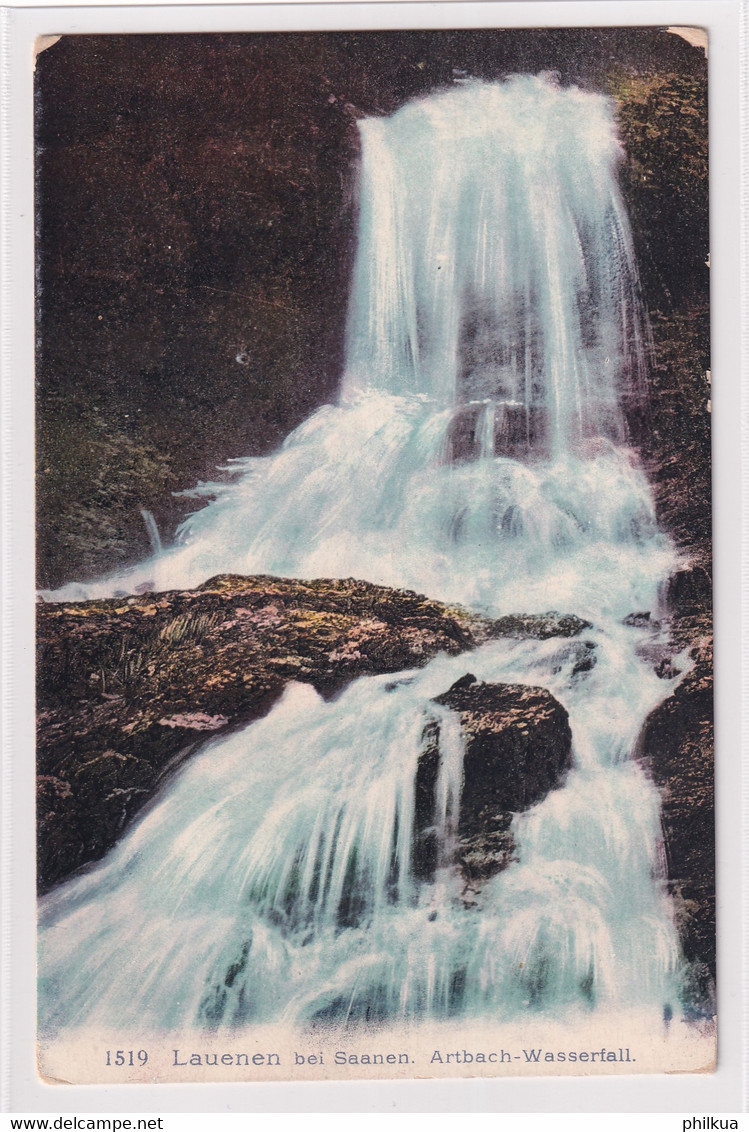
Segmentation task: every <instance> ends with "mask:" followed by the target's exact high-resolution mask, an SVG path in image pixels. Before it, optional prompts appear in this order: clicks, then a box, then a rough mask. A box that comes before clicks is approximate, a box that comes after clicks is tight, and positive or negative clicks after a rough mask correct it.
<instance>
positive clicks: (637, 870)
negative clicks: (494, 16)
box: [35, 26, 717, 1084]
mask: <svg viewBox="0 0 749 1132" xmlns="http://www.w3.org/2000/svg"><path fill="white" fill-rule="evenodd" d="M41 47H43V48H44V49H43V50H39V53H38V56H37V59H36V75H35V83H36V120H35V131H36V132H35V145H36V231H37V426H38V438H37V458H38V469H37V471H38V479H37V566H38V577H37V585H38V592H39V600H38V606H37V612H38V625H37V677H38V683H37V708H38V723H37V770H38V825H37V831H38V856H37V878H38V890H39V921H38V1065H39V1072H40V1074H41V1076H42V1079H43V1080H45V1081H47V1082H67V1083H73V1084H102V1083H104V1084H121V1083H128V1082H141V1083H142V1082H147V1083H156V1082H218V1081H224V1082H227V1081H231V1082H245V1081H292V1080H335V1079H339V1078H346V1079H352V1078H365V1079H367V1078H369V1079H371V1078H384V1079H386V1078H408V1079H412V1078H431V1077H471V1076H474V1077H475V1076H490V1077H501V1076H507V1077H511V1076H527V1075H536V1076H542V1077H543V1076H559V1075H570V1074H578V1075H580V1074H585V1075H610V1074H633V1073H637V1074H643V1073H666V1072H682V1073H698V1072H702V1073H705V1072H709V1071H711V1070H712V1069H714V1067H715V1061H716V1032H717V1031H716V1026H717V1020H716V1019H717V1010H716V984H715V954H716V936H715V866H714V860H715V856H714V841H715V831H714V807H713V770H714V766H713V732H712V719H713V690H712V689H713V685H712V546H711V427H710V426H711V413H710V409H711V403H710V399H711V386H710V369H711V362H710V342H709V265H710V249H709V232H708V146H707V139H708V118H707V93H708V92H707V52H708V35H707V33H706V32H705V31H704V30H703V29H700V28H693V27H666V26H649V27H627V28H611V27H608V28H570V29H566V28H544V29H534V28H533V27H528V28H524V29H520V28H511V29H504V30H503V29H498V28H483V29H482V28H478V29H463V30H455V31H445V30H426V29H425V30H422V31H414V30H394V31H351V32H347V31H343V30H339V31H331V32H323V31H314V32H306V33H302V32H281V33H274V34H262V33H257V32H252V33H243V34H240V33H231V34H229V33H226V34H209V33H205V34H183V35H174V34H165V35H149V34H137V35H136V34H120V35H95V34H94V35H63V36H62V37H59V38H57V39H56V40H54V41H47V42H45V43H44V44H42V45H41Z"/></svg>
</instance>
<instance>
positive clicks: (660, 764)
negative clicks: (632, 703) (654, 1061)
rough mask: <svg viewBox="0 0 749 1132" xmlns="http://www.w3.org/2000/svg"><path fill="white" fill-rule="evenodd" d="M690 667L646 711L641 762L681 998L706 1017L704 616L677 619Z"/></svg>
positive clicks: (709, 745) (711, 864) (707, 666)
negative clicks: (682, 963) (679, 963)
mask: <svg viewBox="0 0 749 1132" xmlns="http://www.w3.org/2000/svg"><path fill="white" fill-rule="evenodd" d="M673 635H674V639H675V641H676V643H682V645H684V644H686V645H688V646H689V655H690V658H691V661H692V664H693V667H692V668H691V670H690V671H689V672H688V673H687V674H686V676H685V677H684V679H683V680H682V682H681V683H680V684H679V685H678V686H677V688H676V689H675V691H674V692H673V693H672V695H670V696H669V697H668V698H667V699H665V700H664V701H663V702H662V703H661V704H659V705H658V707H657V708H656V709H655V710H654V711H653V712H651V714H650V715H649V716H648V719H647V720H646V722H645V726H644V728H643V732H642V735H641V737H640V742H639V757H640V759H641V761H642V762H644V764H645V765H646V766H647V768H648V769H649V771H650V773H651V775H652V777H653V779H654V781H655V782H656V784H657V785H658V786H659V788H660V790H661V796H662V802H663V811H662V812H663V832H664V840H665V846H666V858H667V867H668V884H669V890H670V891H671V893H672V894H673V896H674V900H675V908H676V914H677V921H678V926H679V931H680V935H681V940H682V947H683V950H684V955H685V958H686V959H687V961H688V964H689V970H688V972H687V985H686V986H685V987H684V997H685V1001H686V1002H687V1004H688V1005H689V1006H691V1007H693V1008H694V1009H696V1010H698V1011H701V1012H707V1013H708V1014H709V1013H712V1011H713V1008H714V1001H715V998H714V996H715V985H714V984H715V814H714V759H713V684H712V636H711V625H710V621H709V618H706V617H704V616H703V617H701V618H681V619H678V620H677V621H675V623H674V627H673Z"/></svg>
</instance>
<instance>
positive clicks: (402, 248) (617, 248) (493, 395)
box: [343, 75, 645, 454]
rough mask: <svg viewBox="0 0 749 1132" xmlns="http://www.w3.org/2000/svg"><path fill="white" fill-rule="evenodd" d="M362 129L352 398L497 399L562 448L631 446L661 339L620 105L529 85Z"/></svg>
mask: <svg viewBox="0 0 749 1132" xmlns="http://www.w3.org/2000/svg"><path fill="white" fill-rule="evenodd" d="M359 128H360V134H361V148H362V168H361V191H360V217H359V244H358V254H357V259H356V266H355V272H354V283H353V293H352V303H351V310H350V317H349V325H348V341H347V365H346V373H345V377H344V382H343V397H344V398H346V397H351V396H352V395H354V394H355V393H358V392H361V391H363V390H366V389H377V390H382V391H385V392H388V393H394V394H407V395H408V394H414V393H416V394H423V395H424V396H426V397H428V398H430V399H433V400H435V401H436V402H438V403H440V404H442V405H445V406H451V405H454V404H456V403H465V402H469V401H474V400H484V399H487V398H488V399H491V400H492V401H494V402H497V403H502V404H504V405H505V406H508V407H509V408H510V410H511V411H512V410H515V411H516V412H517V411H519V412H520V414H521V416H522V424H523V429H524V431H525V432H526V434H527V436H528V438H529V439H530V440H532V441H536V442H541V443H542V444H544V446H546V447H548V448H549V449H550V450H551V451H552V452H553V453H554V454H558V453H560V451H565V450H567V449H568V448H569V447H570V446H573V445H575V444H576V443H578V442H579V441H580V440H582V439H584V438H586V437H590V436H603V437H608V438H610V439H613V440H621V439H622V438H623V434H624V428H623V419H622V402H623V401H626V399H627V398H629V397H633V396H635V397H636V396H639V395H640V393H641V392H642V386H643V381H644V373H645V336H644V333H643V330H642V320H641V316H640V310H639V303H638V297H637V275H636V268H635V263H634V256H633V251H632V241H631V237H630V233H629V226H628V223H627V219H626V215H625V213H624V209H623V206H622V201H621V198H620V194H619V189H618V185H617V179H616V167H617V163H618V161H619V160H620V158H621V155H622V154H621V147H620V144H619V141H618V138H617V133H616V126H615V122H614V116H613V109H612V106H611V104H610V101H609V100H608V99H607V98H606V97H604V96H603V95H598V94H590V93H586V92H583V91H581V90H580V89H578V88H577V87H570V88H561V87H560V86H558V85H557V84H556V83H555V82H553V81H552V80H550V79H548V78H544V77H534V76H528V75H523V76H515V77H513V78H510V79H508V80H507V81H505V82H503V83H484V82H478V81H471V82H469V83H467V84H463V85H461V86H460V87H456V88H453V89H449V90H445V91H443V92H440V93H437V94H433V95H430V96H429V97H428V98H424V99H421V100H418V101H415V102H411V103H408V104H406V105H405V106H403V107H402V108H401V109H400V110H398V111H397V112H396V113H395V114H393V115H392V116H391V117H389V118H369V119H365V120H364V121H362V122H361V123H360V127H359Z"/></svg>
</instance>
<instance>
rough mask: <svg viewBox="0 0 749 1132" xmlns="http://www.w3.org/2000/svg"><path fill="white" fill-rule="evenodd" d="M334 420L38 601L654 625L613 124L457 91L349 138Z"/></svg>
mask: <svg viewBox="0 0 749 1132" xmlns="http://www.w3.org/2000/svg"><path fill="white" fill-rule="evenodd" d="M360 130H361V136H362V163H361V185H360V196H361V203H360V209H359V232H358V245H357V257H356V262H355V266H354V273H353V280H352V293H351V302H350V308H349V314H348V328H347V338H348V340H347V348H346V364H345V368H344V375H343V379H342V385H341V392H340V397H339V399H338V403H337V404H333V405H325V406H322V407H321V408H319V409H318V410H317V411H316V412H314V413H313V414H312V415H311V416H310V417H309V418H308V419H307V420H306V421H304V422H303V423H302V424H300V425H299V426H298V427H297V428H296V429H295V430H294V431H293V432H292V433H291V434H290V435H289V436H288V437H287V438H286V440H285V441H284V444H283V445H282V447H281V448H280V449H279V450H278V451H277V452H276V453H274V454H272V455H270V456H267V457H262V458H259V457H249V458H246V459H242V460H236V461H233V463H232V465H231V467H230V468H228V469H224V470H225V471H230V472H231V473H232V476H231V479H230V480H229V481H228V482H226V481H225V482H223V483H219V484H215V483H214V484H207V485H200V486H199V487H198V488H197V489H195V491H194V492H193V493H191V494H194V495H195V496H208V497H209V498H210V502H209V504H208V506H205V507H203V508H202V509H200V510H197V511H196V512H195V513H194V514H192V515H190V516H189V517H188V518H187V519H186V520H185V522H184V523H183V524H182V526H181V527H180V529H179V531H178V532H177V538H176V541H175V544H174V545H173V546H171V547H168V548H165V549H164V550H163V551H161V552H156V553H154V554H153V556H152V557H151V558H150V559H148V560H146V561H144V562H141V563H139V564H138V565H137V566H135V567H133V568H131V569H130V570H127V571H125V572H124V573H123V574H121V575H119V576H117V577H114V578H108V579H104V580H101V581H96V582H92V583H87V584H83V585H80V584H77V583H76V584H71V585H69V586H66V587H63V589H61V590H59V591H57V592H56V593H54V594H51V595H46V596H48V597H51V598H52V599H53V600H60V599H62V600H70V599H73V600H80V599H85V598H92V597H106V596H113V595H116V594H121V593H122V592H131V593H132V592H138V591H139V590H141V589H142V588H148V589H154V590H167V589H187V588H191V587H192V586H195V585H199V584H200V583H201V582H204V581H206V580H207V579H208V578H211V577H213V576H215V575H216V574H220V573H226V572H231V573H237V574H258V573H263V574H278V575H283V576H287V577H297V578H316V577H357V578H366V579H367V580H369V581H372V582H377V583H380V584H383V585H390V586H395V587H406V588H410V589H414V590H417V591H419V592H421V593H425V594H429V595H430V596H432V597H437V598H441V599H443V600H447V601H456V602H460V603H461V604H464V605H471V606H474V607H476V608H481V609H484V610H486V611H493V612H496V613H502V612H513V611H517V610H519V609H523V610H525V611H528V612H533V611H536V612H542V611H544V610H546V609H549V608H551V607H552V606H555V607H556V608H560V609H562V608H564V609H574V610H576V611H577V612H579V613H581V614H584V615H585V616H586V617H589V618H590V619H592V620H596V619H597V618H598V617H599V616H600V615H601V614H605V615H609V614H612V613H613V614H615V615H617V616H620V617H622V616H626V614H627V613H629V612H631V611H632V610H633V609H649V608H655V603H656V602H657V592H658V587H659V585H660V583H661V581H662V579H663V577H664V575H665V574H667V573H668V572H669V570H670V568H671V566H672V564H673V558H674V555H673V548H672V547H671V545H670V543H669V540H668V539H667V538H665V536H663V535H662V533H661V532H660V531H659V530H658V526H657V522H656V517H655V513H654V508H653V500H652V495H651V492H650V489H649V486H648V483H647V480H646V478H645V475H644V474H643V471H642V468H641V467H640V465H639V461H638V460H637V457H636V455H635V453H634V452H633V451H632V450H631V449H630V448H629V447H628V446H627V445H626V443H625V437H626V418H627V409H628V406H629V405H630V404H631V403H632V402H633V401H636V400H637V399H638V398H639V397H640V396H641V395H642V394H643V392H644V385H645V362H646V348H645V346H646V333H645V330H644V320H643V318H642V312H641V310H640V304H639V299H638V285H637V272H636V266H635V263H634V258H633V251H632V240H631V236H630V231H629V226H628V222H627V217H626V214H625V211H624V208H623V204H622V200H621V197H620V194H619V189H618V186H617V178H616V172H617V163H618V161H619V160H620V157H621V147H620V143H619V140H618V137H617V132H616V124H615V121H614V116H613V109H612V104H611V102H610V100H609V99H608V98H606V97H605V96H603V95H600V94H593V93H588V92H584V91H582V90H580V89H578V88H577V87H568V88H562V87H561V86H559V85H558V84H557V83H555V82H554V81H552V80H551V79H549V78H544V77H542V76H527V75H524V76H515V77H513V78H510V79H508V80H506V81H505V82H501V83H484V82H474V81H470V82H468V83H464V84H462V85H460V86H458V87H455V88H451V89H448V90H445V91H439V92H437V93H435V94H431V95H429V96H428V97H425V98H423V99H420V100H417V101H415V102H410V103H408V104H406V105H405V106H403V107H402V108H401V109H399V110H398V111H396V112H395V113H394V114H392V115H391V116H390V117H388V118H370V119H366V120H364V121H363V122H361V123H360Z"/></svg>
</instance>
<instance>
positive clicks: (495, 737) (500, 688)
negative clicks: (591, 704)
mask: <svg viewBox="0 0 749 1132" xmlns="http://www.w3.org/2000/svg"><path fill="white" fill-rule="evenodd" d="M435 702H436V703H438V704H440V705H441V706H443V707H448V708H450V709H451V710H452V711H454V712H456V713H457V714H458V715H459V717H460V724H461V728H462V731H463V737H464V742H465V756H464V776H463V792H462V798H461V806H460V818H459V823H458V831H457V834H458V838H457V848H456V861H457V863H458V865H459V867H460V869H461V870H462V872H463V875H464V877H465V879H466V882H467V884H468V886H469V887H473V886H475V885H477V884H479V883H480V882H482V881H484V880H486V879H488V878H489V877H490V876H493V875H494V874H495V873H498V872H500V871H501V870H502V869H504V868H506V867H507V865H508V864H509V863H510V861H511V860H513V858H514V855H515V845H514V841H513V837H512V833H511V831H510V827H511V824H512V819H513V817H514V815H515V814H516V813H518V812H520V811H522V810H527V809H529V807H531V806H533V805H535V804H536V803H537V802H540V801H541V800H542V799H543V798H545V797H546V795H547V794H548V793H549V791H550V790H553V789H554V788H555V787H557V786H560V785H561V783H562V781H563V779H564V776H565V774H566V772H567V770H569V768H570V766H571V765H572V733H571V731H570V726H569V719H568V715H567V712H566V710H565V709H564V707H562V705H561V704H560V703H559V701H558V700H556V699H555V698H554V696H552V694H551V692H549V691H548V690H547V689H546V688H535V687H528V686H526V685H522V684H485V683H480V682H478V681H476V680H475V679H474V678H473V677H472V676H471V675H470V673H469V674H467V675H466V676H464V677H462V678H461V679H460V680H458V681H456V683H455V684H453V685H452V687H451V688H450V689H449V690H448V691H447V692H445V693H444V694H442V695H440V696H437V697H436V698H435ZM430 728H431V730H430V729H428V732H427V735H426V736H425V748H424V753H423V755H422V757H421V760H420V762H419V769H418V773H417V803H416V812H417V817H416V822H417V827H418V828H417V838H416V841H415V845H416V870H417V873H419V874H420V875H422V876H424V875H428V873H429V869H430V867H431V868H433V867H434V865H435V863H436V861H435V852H434V849H432V850H431V853H430V848H429V830H430V811H431V812H433V811H434V791H435V789H436V781H437V771H438V766H439V724H438V723H434V724H432V725H430Z"/></svg>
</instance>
